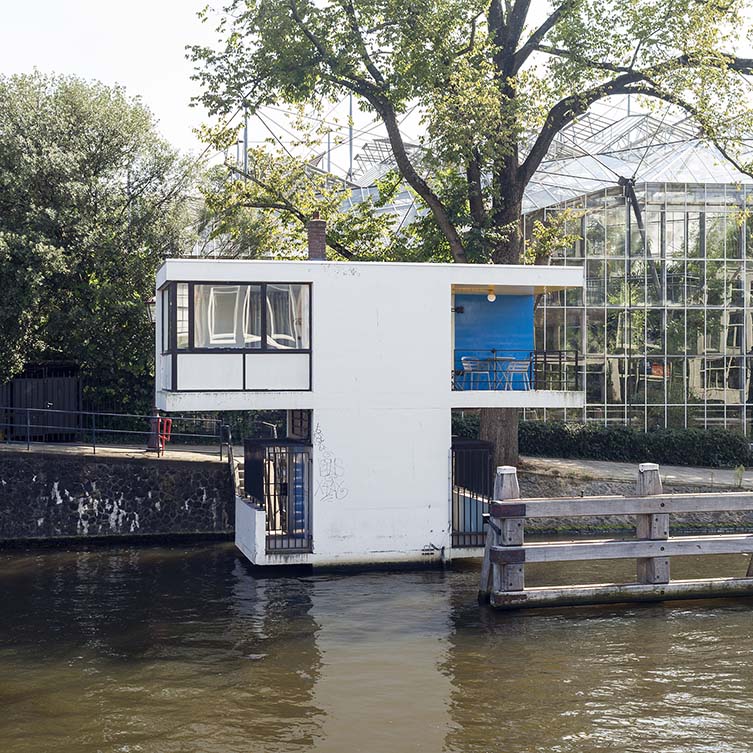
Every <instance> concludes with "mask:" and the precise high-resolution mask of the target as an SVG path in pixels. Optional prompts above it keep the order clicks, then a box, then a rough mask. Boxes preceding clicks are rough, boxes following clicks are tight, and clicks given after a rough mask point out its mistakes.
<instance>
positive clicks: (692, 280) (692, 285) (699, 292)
mask: <svg viewBox="0 0 753 753" xmlns="http://www.w3.org/2000/svg"><path fill="white" fill-rule="evenodd" d="M705 277H706V264H705V263H704V262H702V261H695V260H693V261H688V265H687V273H686V276H685V282H686V285H687V301H688V303H690V304H693V303H696V304H701V303H703V286H704V285H705V282H706V281H705Z"/></svg>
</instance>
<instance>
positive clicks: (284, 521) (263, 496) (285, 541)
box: [244, 439, 313, 554]
mask: <svg viewBox="0 0 753 753" xmlns="http://www.w3.org/2000/svg"><path fill="white" fill-rule="evenodd" d="M244 456H245V457H244V475H245V478H244V486H245V496H246V497H248V498H249V499H251V500H252V501H254V502H256V503H257V504H259V505H261V506H262V507H263V508H264V511H265V512H266V551H267V553H275V554H284V553H287V552H291V553H293V552H298V553H303V552H311V551H312V546H313V540H312V525H311V524H312V509H311V497H312V488H311V447H310V446H309V445H306V444H302V443H300V442H296V441H291V440H274V439H271V440H252V439H247V440H246V441H245V442H244Z"/></svg>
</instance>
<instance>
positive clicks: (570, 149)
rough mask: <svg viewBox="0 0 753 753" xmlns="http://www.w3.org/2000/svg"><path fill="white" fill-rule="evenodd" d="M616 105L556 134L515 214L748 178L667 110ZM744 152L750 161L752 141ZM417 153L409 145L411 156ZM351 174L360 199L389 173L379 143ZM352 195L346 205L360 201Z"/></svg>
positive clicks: (399, 209) (751, 181) (403, 214)
mask: <svg viewBox="0 0 753 753" xmlns="http://www.w3.org/2000/svg"><path fill="white" fill-rule="evenodd" d="M616 99H619V100H620V101H619V102H618V103H617V104H611V105H608V106H602V108H601V110H595V111H593V112H588V113H586V114H585V115H583V116H582V117H580V118H578V120H576V121H575V122H574V123H572V124H571V125H569V126H568V127H567V128H565V129H563V130H562V131H561V132H560V133H559V134H558V135H557V137H556V139H555V141H554V143H553V144H552V146H551V148H550V150H549V153H548V155H547V157H546V159H545V160H544V161H543V162H542V164H541V165H540V167H539V169H538V170H537V171H536V173H535V175H534V177H533V179H532V180H531V182H530V183H529V185H528V188H527V189H526V193H525V198H524V202H523V212H524V213H529V212H532V211H535V210H537V209H543V208H544V207H549V206H553V205H555V204H559V203H561V202H564V201H570V200H573V199H576V198H578V197H581V196H584V195H587V194H590V193H593V192H595V191H600V190H604V189H606V188H611V187H613V186H617V185H619V181H620V178H625V179H632V180H634V181H635V182H636V183H695V184H748V185H753V178H751V177H750V176H749V175H746V174H745V173H743V172H741V171H740V170H738V169H737V168H736V167H735V166H734V165H733V164H732V163H731V162H729V161H728V160H727V159H725V157H724V156H723V155H722V153H721V152H720V151H719V150H718V149H717V148H716V147H715V146H713V145H712V144H709V143H707V142H704V141H703V140H702V139H701V137H700V133H699V131H698V129H697V128H696V127H695V126H694V125H693V124H692V123H691V122H689V121H688V120H687V119H681V120H677V119H675V120H674V121H671V120H670V117H669V115H670V114H671V111H670V110H665V111H663V112H655V113H647V112H638V113H632V114H631V113H630V108H629V103H628V107H627V109H626V108H625V103H626V101H625V98H616ZM747 146H748V151H750V152H752V153H753V140H751V142H750V144H749V145H747ZM420 150H421V147H420V146H418V145H417V144H414V143H411V144H409V145H408V151H409V153H411V154H415V153H416V152H420ZM356 161H357V165H358V170H357V171H356V175H355V176H354V178H353V182H354V183H355V184H356V185H358V186H361V187H362V188H361V192H363V191H367V192H368V191H369V190H371V189H372V188H373V186H374V184H375V182H376V181H377V180H378V179H379V178H381V177H383V176H384V175H385V174H386V173H387V172H389V171H390V170H392V169H394V166H395V163H394V158H393V157H392V152H391V150H390V148H389V143H388V141H387V140H386V139H383V138H382V139H375V140H374V142H373V143H372V144H371V145H368V148H367V147H364V149H363V151H362V152H361V153H360V154H359V155H358V156H357V158H356ZM359 193H360V192H359V191H358V189H356V190H355V191H354V196H353V198H352V200H351V201H352V202H353V203H358V202H359V201H360V200H361V199H362V197H361V196H358V195H355V194H359ZM411 204H412V200H411V194H410V193H409V192H408V191H403V192H402V193H401V194H400V199H399V201H398V202H396V205H395V206H390V205H388V206H386V207H384V210H385V211H393V212H394V213H395V214H396V215H398V217H399V218H400V220H401V222H400V224H402V223H403V222H405V221H406V220H408V221H411V220H412V218H413V217H415V207H413V206H411Z"/></svg>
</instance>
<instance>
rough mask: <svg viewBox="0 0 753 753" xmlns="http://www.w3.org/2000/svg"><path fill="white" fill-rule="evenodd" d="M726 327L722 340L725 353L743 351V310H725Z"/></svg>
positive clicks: (731, 353)
mask: <svg viewBox="0 0 753 753" xmlns="http://www.w3.org/2000/svg"><path fill="white" fill-rule="evenodd" d="M726 313H727V322H726V324H727V327H726V332H725V334H724V341H725V343H726V346H727V353H728V354H729V355H733V354H735V353H743V352H744V350H745V347H744V345H745V344H744V342H743V335H744V332H743V314H744V312H743V311H740V310H737V309H728V310H727V312H726Z"/></svg>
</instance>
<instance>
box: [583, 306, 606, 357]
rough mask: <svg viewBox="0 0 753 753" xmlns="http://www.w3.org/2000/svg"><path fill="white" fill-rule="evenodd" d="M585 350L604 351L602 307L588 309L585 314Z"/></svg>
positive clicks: (590, 351) (589, 351)
mask: <svg viewBox="0 0 753 753" xmlns="http://www.w3.org/2000/svg"><path fill="white" fill-rule="evenodd" d="M586 329H587V331H586V351H587V352H588V353H603V352H604V309H588V312H587V314H586Z"/></svg>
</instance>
